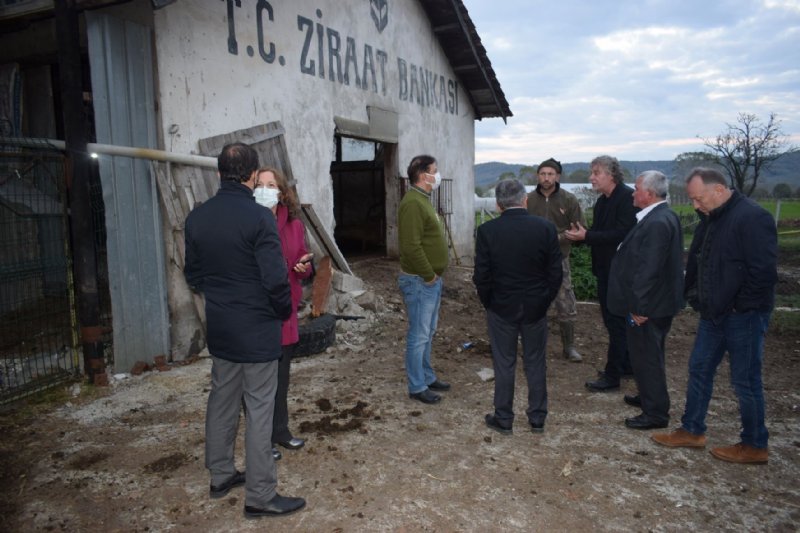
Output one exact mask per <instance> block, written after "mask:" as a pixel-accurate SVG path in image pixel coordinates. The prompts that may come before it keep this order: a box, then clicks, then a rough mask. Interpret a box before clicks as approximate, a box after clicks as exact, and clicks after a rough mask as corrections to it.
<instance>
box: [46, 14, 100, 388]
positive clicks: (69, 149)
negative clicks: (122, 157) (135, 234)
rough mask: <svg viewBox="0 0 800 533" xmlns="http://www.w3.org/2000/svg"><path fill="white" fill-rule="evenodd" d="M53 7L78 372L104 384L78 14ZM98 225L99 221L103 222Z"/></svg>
mask: <svg viewBox="0 0 800 533" xmlns="http://www.w3.org/2000/svg"><path fill="white" fill-rule="evenodd" d="M54 5H55V21H56V36H57V42H58V74H59V82H60V85H61V105H62V116H63V119H64V140H65V142H66V154H67V157H66V169H67V170H66V176H67V189H68V199H69V208H70V231H71V234H72V261H73V270H74V272H75V280H76V282H77V286H76V290H77V294H76V300H77V304H78V305H77V307H78V322H79V323H80V332H81V344H82V347H83V362H84V372H85V373H86V377H87V379H88V381H89V383H97V384H104V383H106V384H107V383H108V381H107V377H106V374H105V360H104V359H103V342H102V328H101V327H100V298H99V296H98V292H97V266H96V256H95V243H94V239H95V230H94V227H93V225H92V206H91V198H90V183H89V176H90V171H91V167H90V165H91V163H90V161H89V154H88V153H87V151H86V144H87V142H88V139H87V136H88V132H89V122H88V120H87V118H86V113H85V111H84V102H83V69H82V65H81V51H80V34H79V31H78V12H77V10H76V9H75V7H74V2H73V1H71V0H70V1H67V0H63V1H58V2H54ZM103 223H104V222H103Z"/></svg>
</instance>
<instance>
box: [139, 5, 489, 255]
mask: <svg viewBox="0 0 800 533" xmlns="http://www.w3.org/2000/svg"><path fill="white" fill-rule="evenodd" d="M227 4H233V7H232V9H233V13H234V15H233V21H234V25H235V37H236V40H237V42H238V54H237V55H234V54H231V53H230V52H229V51H228V37H229V24H228V22H229V21H228V16H227V11H228V5H227ZM257 5H258V2H257V1H256V0H242V2H241V7H235V3H234V2H233V0H229V1H228V2H221V1H214V2H210V1H208V0H181V1H180V2H175V3H173V4H171V5H169V6H167V7H165V8H163V9H160V10H158V11H156V12H155V13H154V19H155V20H154V23H155V38H156V50H157V60H158V72H159V80H158V93H159V99H160V112H161V117H162V128H163V132H162V133H163V138H164V142H165V145H166V148H167V149H170V150H174V151H177V152H182V153H190V152H197V150H198V145H197V142H198V140H199V139H201V138H204V137H210V136H213V135H218V134H223V133H228V132H231V131H235V130H239V129H243V128H248V127H251V126H254V125H258V124H263V123H266V122H271V121H277V120H279V121H281V123H282V124H283V126H284V127H285V129H286V143H287V146H288V149H289V156H290V159H291V164H292V169H293V171H294V174H295V177H296V179H297V189H298V193H299V195H300V197H301V200H302V201H303V202H307V203H312V204H313V205H314V207H315V210H316V212H317V213H318V215H319V217H320V218H321V220H322V221H323V223H324V224H325V225H326V227H327V228H328V230H329V231H330V232H331V233H332V230H333V223H334V222H333V197H332V189H331V186H330V174H329V168H330V161H331V156H332V147H333V135H334V122H333V118H334V116H340V117H345V118H348V119H351V120H356V121H359V122H364V123H366V122H367V121H368V117H367V106H375V107H380V108H383V109H387V110H390V111H393V112H395V113H397V114H398V115H399V137H400V139H399V143H398V155H399V158H398V159H399V166H400V174H401V175H405V168H406V166H407V165H408V162H409V160H410V159H411V157H413V156H414V155H416V154H419V153H430V154H431V155H433V156H434V157H436V158H437V159H438V161H439V168H440V171H441V173H442V176H443V177H445V178H453V179H455V183H454V187H453V209H454V214H453V216H452V223H453V239H454V241H455V245H456V250H457V251H458V254H459V255H460V256H465V255H467V256H471V255H472V231H473V225H474V221H473V218H474V217H473V211H472V209H473V206H472V198H473V190H474V185H473V183H474V174H473V163H474V112H473V110H472V108H471V106H470V105H469V103H468V100H467V98H466V95H465V93H464V92H463V89H462V88H461V86H460V81H459V80H458V78H457V77H456V76H455V75H454V73H453V70H452V68H451V67H450V65H449V63H448V62H447V59H446V57H445V55H444V53H443V52H442V50H441V48H440V46H439V44H438V41H437V40H436V38H435V36H434V35H433V32H432V29H431V25H430V22H429V20H428V19H427V17H426V16H425V13H424V11H423V10H422V8H421V7H420V5H419V3H418V2H416V1H414V0H402V1H398V0H395V1H389V2H387V6H388V10H389V11H388V18H387V24H386V26H385V27H384V28H383V31H378V28H377V25H376V24H375V23H374V22H373V19H372V17H371V13H370V3H369V2H367V1H366V0H315V1H312V0H270V1H269V2H267V5H269V6H270V7H271V8H272V18H273V20H269V18H268V14H267V11H263V12H262V17H261V19H262V21H263V30H264V31H263V36H264V38H263V41H264V42H265V43H266V46H268V44H269V43H273V44H274V46H275V51H276V53H275V59H274V61H273V62H272V63H268V62H266V61H265V60H263V59H262V58H261V56H260V54H259V50H258V42H259V40H258V31H257V28H258V23H257V18H258V17H257ZM309 20H310V21H311V23H312V27H313V34H312V36H311V40H310V49H309V50H308V52H307V54H306V56H305V57H304V52H303V48H304V45H305V44H306V38H307V34H306V29H305V27H303V24H304V22H303V21H309ZM318 24H321V25H322V26H323V28H324V33H323V51H324V63H325V65H324V66H325V77H324V78H320V77H319V75H318V70H317V69H318V67H319V57H318V35H319V34H318V31H317V30H318V27H317V25H318ZM328 29H330V30H334V31H335V32H338V34H339V36H340V37H341V45H340V57H341V61H342V68H343V69H344V67H345V59H346V48H347V38H348V37H349V38H352V40H353V41H354V45H355V46H354V50H355V57H356V64H357V67H358V70H359V74H363V69H364V55H365V48H366V46H369V47H371V49H372V57H373V60H374V61H373V63H374V64H375V70H376V79H375V81H376V85H377V91H374V90H373V86H372V76H368V77H367V80H368V81H367V84H366V88H361V87H358V86H356V84H355V80H354V69H353V68H352V63H351V65H350V68H348V74H349V75H350V81H349V85H348V84H345V83H340V82H339V81H330V79H329V74H330V68H329V59H328V46H327V43H328ZM248 46H250V47H252V52H253V54H252V56H251V55H249V54H248ZM378 50H381V51H383V52H385V53H386V61H385V67H384V70H383V73H381V70H380V64H379V62H378V60H377V51H378ZM267 51H268V50H267ZM398 58H402V59H403V60H404V61H405V62H406V65H407V68H408V69H409V70H410V66H411V64H414V65H415V66H419V67H421V68H423V69H425V70H428V71H430V72H432V73H435V74H437V76H438V75H441V76H444V78H445V79H446V80H454V81H456V82H458V83H459V85H458V90H457V100H458V102H457V113H455V112H450V110H444V106H441V105H440V106H439V107H438V108H437V107H436V106H435V102H434V103H431V104H430V105H428V104H419V103H417V102H416V100H413V99H412V100H409V99H405V100H404V99H403V98H401V94H400V91H401V87H402V84H401V76H400V70H399V68H398ZM281 59H282V60H283V64H281V61H280V60H281ZM311 61H313V62H314V68H315V70H316V72H315V75H309V74H304V73H303V72H301V65H305V66H306V67H309V66H310V65H311ZM407 72H408V71H407ZM406 81H409V79H408V77H406ZM438 88H439V86H438V83H437V94H438ZM173 124H175V125H177V126H178V132H177V134H172V135H171V134H169V133H168V130H169V128H170V126H171V125H173ZM388 207H389V208H390V209H391V208H392V206H388Z"/></svg>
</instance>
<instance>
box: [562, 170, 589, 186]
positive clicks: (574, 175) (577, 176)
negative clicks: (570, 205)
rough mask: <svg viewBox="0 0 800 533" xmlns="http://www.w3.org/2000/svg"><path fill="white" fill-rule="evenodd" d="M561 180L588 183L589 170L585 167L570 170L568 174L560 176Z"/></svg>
mask: <svg viewBox="0 0 800 533" xmlns="http://www.w3.org/2000/svg"><path fill="white" fill-rule="evenodd" d="M564 178H566V179H564ZM561 181H563V182H564V183H589V171H588V170H586V169H585V168H579V169H578V170H574V171H572V172H571V173H570V175H569V176H561Z"/></svg>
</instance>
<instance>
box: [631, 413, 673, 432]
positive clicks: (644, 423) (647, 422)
mask: <svg viewBox="0 0 800 533" xmlns="http://www.w3.org/2000/svg"><path fill="white" fill-rule="evenodd" d="M668 424H669V422H656V421H655V420H653V419H652V418H650V417H649V416H647V415H646V414H644V413H642V414H640V415H639V416H634V417H633V418H626V419H625V427H629V428H631V429H661V428H665V427H667V425H668Z"/></svg>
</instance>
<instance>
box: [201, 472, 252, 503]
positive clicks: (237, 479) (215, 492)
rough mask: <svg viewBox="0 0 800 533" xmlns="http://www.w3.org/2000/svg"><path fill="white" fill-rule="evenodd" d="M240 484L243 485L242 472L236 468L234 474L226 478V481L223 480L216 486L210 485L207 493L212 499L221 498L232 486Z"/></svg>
mask: <svg viewBox="0 0 800 533" xmlns="http://www.w3.org/2000/svg"><path fill="white" fill-rule="evenodd" d="M240 485H244V472H239V471H238V470H237V471H236V473H235V474H234V475H232V476H231V477H229V478H228V480H227V481H224V482H222V483H220V484H219V485H216V486H215V485H211V488H210V490H209V491H208V495H209V496H210V497H212V498H214V499H216V498H223V497H225V496H227V495H228V492H230V490H231V489H232V488H234V487H238V486H240Z"/></svg>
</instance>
